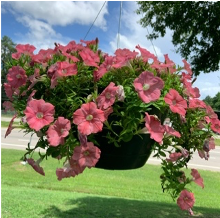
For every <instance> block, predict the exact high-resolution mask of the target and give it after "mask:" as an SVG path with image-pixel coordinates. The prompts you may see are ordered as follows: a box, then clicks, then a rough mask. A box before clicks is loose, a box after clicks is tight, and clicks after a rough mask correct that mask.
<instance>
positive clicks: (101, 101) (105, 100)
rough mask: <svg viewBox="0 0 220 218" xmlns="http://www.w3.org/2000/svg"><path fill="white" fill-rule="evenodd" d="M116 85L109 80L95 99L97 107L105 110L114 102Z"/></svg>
mask: <svg viewBox="0 0 220 218" xmlns="http://www.w3.org/2000/svg"><path fill="white" fill-rule="evenodd" d="M117 90H118V87H117V86H115V83H113V82H111V83H110V84H109V85H108V86H107V87H106V88H105V89H104V91H103V92H102V93H101V94H100V95H99V96H98V98H97V99H96V101H97V105H98V108H100V109H102V110H105V109H107V108H108V107H110V106H112V105H113V104H114V102H115V98H116V94H117Z"/></svg>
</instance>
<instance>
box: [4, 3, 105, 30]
mask: <svg viewBox="0 0 220 218" xmlns="http://www.w3.org/2000/svg"><path fill="white" fill-rule="evenodd" d="M103 3H104V2H100V1H96V2H80V1H77V2H71V1H27V2H24V1H13V2H7V3H5V4H3V6H4V7H6V8H8V7H10V8H9V10H12V11H13V12H14V13H18V14H21V16H23V15H28V16H30V17H31V18H33V19H39V20H42V21H45V22H46V23H48V24H49V25H60V26H66V25H69V24H72V23H78V24H82V25H90V24H91V23H92V22H93V21H94V19H95V17H96V16H97V13H98V11H99V10H100V9H101V7H102V6H103ZM106 14H108V10H107V4H105V6H104V7H103V9H102V11H101V13H100V14H99V16H98V18H97V20H96V22H95V23H94V25H95V26H97V27H99V28H101V29H103V30H106V20H105V18H104V16H105V15H106Z"/></svg>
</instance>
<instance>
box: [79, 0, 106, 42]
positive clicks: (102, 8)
mask: <svg viewBox="0 0 220 218" xmlns="http://www.w3.org/2000/svg"><path fill="white" fill-rule="evenodd" d="M106 2H107V1H105V2H104V3H103V5H102V7H101V9H100V10H99V13H98V14H97V16H96V18H95V20H94V21H93V23H92V25H91V26H90V28H89V30H88V31H87V33H86V35H85V37H84V39H83V40H85V39H86V37H87V35H88V34H89V32H90V30H91V29H92V27H93V25H94V23H95V22H96V20H97V18H98V16H99V14H100V12H101V11H102V9H103V7H104V6H105V4H106Z"/></svg>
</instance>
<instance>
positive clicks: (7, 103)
mask: <svg viewBox="0 0 220 218" xmlns="http://www.w3.org/2000/svg"><path fill="white" fill-rule="evenodd" d="M2 106H3V107H4V108H5V111H14V110H15V109H14V107H13V105H12V103H11V102H10V101H4V103H3V104H2Z"/></svg>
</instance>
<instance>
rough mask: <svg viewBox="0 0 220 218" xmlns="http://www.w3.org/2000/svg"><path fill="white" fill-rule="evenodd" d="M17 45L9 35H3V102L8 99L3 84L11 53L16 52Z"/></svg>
mask: <svg viewBox="0 0 220 218" xmlns="http://www.w3.org/2000/svg"><path fill="white" fill-rule="evenodd" d="M15 45H16V44H15V43H14V42H13V41H12V40H11V39H10V38H9V37H8V36H3V38H2V39H1V93H2V96H1V104H2V103H3V102H4V101H6V100H8V98H7V96H6V94H5V90H4V87H3V84H4V83H5V82H6V75H7V73H8V65H9V63H10V62H11V61H12V57H11V55H12V53H14V52H16V49H15Z"/></svg>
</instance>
